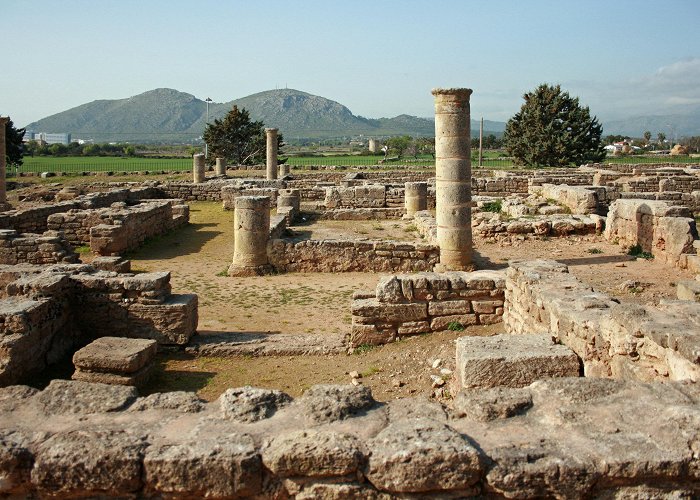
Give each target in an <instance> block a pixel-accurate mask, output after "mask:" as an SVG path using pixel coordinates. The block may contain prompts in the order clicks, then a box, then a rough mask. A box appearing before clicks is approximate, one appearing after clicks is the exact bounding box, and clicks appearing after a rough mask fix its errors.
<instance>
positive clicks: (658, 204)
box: [604, 199, 698, 268]
mask: <svg viewBox="0 0 700 500" xmlns="http://www.w3.org/2000/svg"><path fill="white" fill-rule="evenodd" d="M690 215H691V213H690V211H689V210H688V209H687V208H685V207H679V206H673V205H669V204H668V203H665V202H663V201H646V200H627V199H620V200H617V201H615V202H614V203H613V204H612V205H611V206H610V211H609V212H608V218H607V221H606V227H605V233H604V234H605V238H606V239H607V240H608V241H617V242H618V243H619V244H621V245H624V246H628V247H632V246H635V245H639V246H640V247H641V250H642V251H644V252H649V253H651V254H652V255H653V256H654V257H655V258H659V259H661V260H662V261H663V262H666V263H668V264H670V265H674V266H678V267H681V268H685V267H687V255H688V254H695V253H696V251H695V248H694V246H693V241H694V240H696V239H697V238H698V233H697V229H696V227H695V220H694V219H693V218H692V217H691V216H690Z"/></svg>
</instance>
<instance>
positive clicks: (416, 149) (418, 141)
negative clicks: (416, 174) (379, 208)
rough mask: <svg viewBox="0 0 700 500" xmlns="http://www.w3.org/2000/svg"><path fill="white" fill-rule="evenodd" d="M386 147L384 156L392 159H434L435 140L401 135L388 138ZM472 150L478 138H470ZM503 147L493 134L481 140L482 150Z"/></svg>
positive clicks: (477, 143)
mask: <svg viewBox="0 0 700 500" xmlns="http://www.w3.org/2000/svg"><path fill="white" fill-rule="evenodd" d="M384 145H385V146H386V147H387V150H386V152H385V156H387V157H392V158H399V159H400V158H410V157H413V158H418V156H420V155H431V156H432V157H433V158H435V138H434V137H410V136H408V135H403V136H399V137H390V138H389V139H387V140H385V141H384ZM471 147H472V150H476V149H479V138H477V137H475V138H472V141H471ZM502 147H503V139H499V138H498V137H496V136H495V135H494V134H489V135H487V136H484V138H483V148H484V149H500V148H502ZM378 154H379V153H378Z"/></svg>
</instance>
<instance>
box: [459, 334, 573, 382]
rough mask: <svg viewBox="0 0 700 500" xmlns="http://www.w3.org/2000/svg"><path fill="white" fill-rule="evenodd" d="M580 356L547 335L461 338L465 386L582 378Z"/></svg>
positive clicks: (460, 375) (461, 358)
mask: <svg viewBox="0 0 700 500" xmlns="http://www.w3.org/2000/svg"><path fill="white" fill-rule="evenodd" d="M579 370H580V367H579V359H578V356H576V354H575V353H574V351H572V350H571V349H569V348H568V347H566V346H564V345H561V344H555V343H554V342H553V341H552V338H551V336H550V335H549V334H545V335H506V334H503V335H494V336H493V337H461V338H459V339H458V340H457V380H458V383H459V385H460V387H462V388H469V389H472V388H489V387H499V386H505V387H525V386H527V385H530V384H531V383H532V382H534V381H536V380H539V379H543V378H550V377H578V376H579Z"/></svg>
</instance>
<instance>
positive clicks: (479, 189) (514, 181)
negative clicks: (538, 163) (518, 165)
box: [472, 175, 529, 196]
mask: <svg viewBox="0 0 700 500" xmlns="http://www.w3.org/2000/svg"><path fill="white" fill-rule="evenodd" d="M528 183H529V179H528V178H527V177H524V176H516V175H508V176H504V177H497V178H490V177H472V194H474V195H481V196H508V195H510V194H527V188H528Z"/></svg>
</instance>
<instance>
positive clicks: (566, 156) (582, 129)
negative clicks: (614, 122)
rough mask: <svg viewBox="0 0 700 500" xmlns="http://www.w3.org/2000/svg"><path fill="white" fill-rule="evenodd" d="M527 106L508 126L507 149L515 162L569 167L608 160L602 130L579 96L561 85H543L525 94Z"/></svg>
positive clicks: (538, 165)
mask: <svg viewBox="0 0 700 500" xmlns="http://www.w3.org/2000/svg"><path fill="white" fill-rule="evenodd" d="M523 98H524V99H525V104H523V106H522V107H521V108H520V111H519V112H518V113H516V114H515V116H513V117H512V118H511V119H510V120H509V121H508V123H507V124H506V131H505V134H504V141H505V146H506V150H507V151H508V153H509V154H510V155H511V156H513V157H514V158H515V161H516V163H518V164H521V165H527V166H533V167H566V166H569V165H572V164H573V165H580V164H583V163H588V162H597V161H601V160H602V159H603V158H605V150H604V149H603V144H602V141H601V135H602V133H603V127H602V125H600V123H599V122H598V120H597V118H596V117H595V116H594V117H593V118H591V115H590V112H589V110H588V107H587V106H584V107H582V106H580V105H579V101H578V98H577V97H571V96H569V93H568V92H562V90H561V87H560V86H559V85H556V86H550V85H547V84H542V85H540V86H539V87H537V88H536V89H535V90H534V91H533V92H528V93H526V94H525V95H524V96H523Z"/></svg>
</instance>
